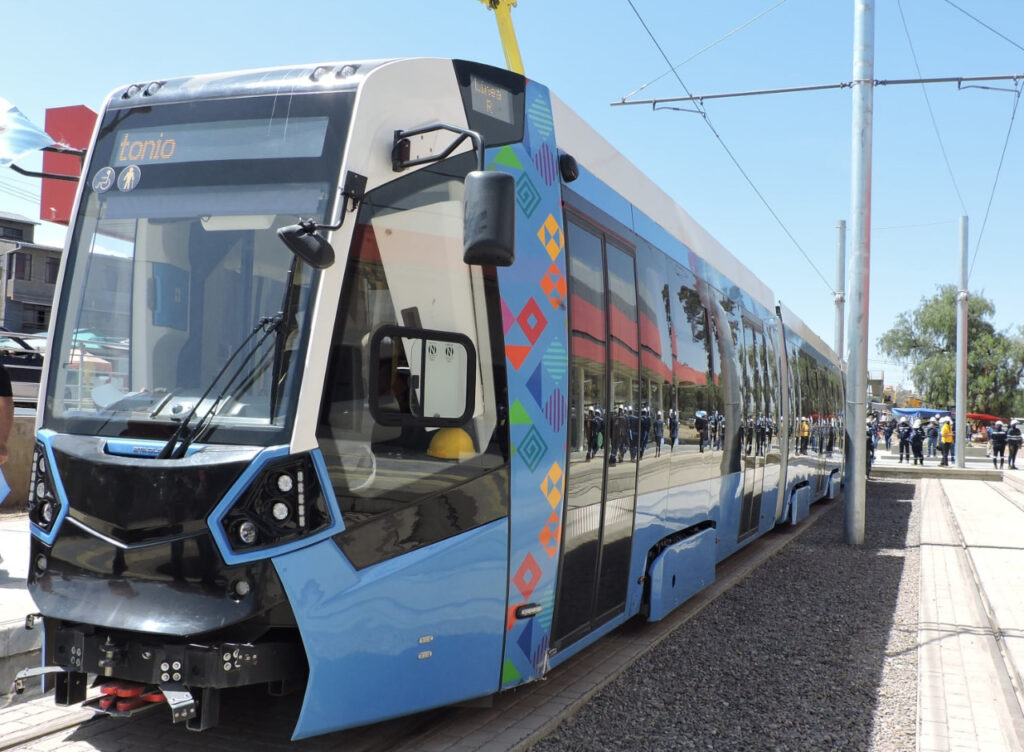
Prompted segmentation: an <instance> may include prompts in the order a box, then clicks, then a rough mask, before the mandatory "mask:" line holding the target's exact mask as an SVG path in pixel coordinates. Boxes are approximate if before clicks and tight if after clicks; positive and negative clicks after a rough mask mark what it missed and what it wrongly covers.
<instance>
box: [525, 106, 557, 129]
mask: <svg viewBox="0 0 1024 752" xmlns="http://www.w3.org/2000/svg"><path fill="white" fill-rule="evenodd" d="M527 110H528V112H527V114H528V115H529V117H530V125H531V126H533V128H534V130H536V131H537V134H538V135H539V136H540V137H541V138H547V137H548V136H550V135H551V133H552V131H554V130H555V119H554V118H553V117H551V104H550V102H549V101H548V100H547V97H544V98H541V97H537V98H535V99H534V100H533V101H532V102H530V105H529V107H528V108H527Z"/></svg>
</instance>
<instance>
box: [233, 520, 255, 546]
mask: <svg viewBox="0 0 1024 752" xmlns="http://www.w3.org/2000/svg"><path fill="white" fill-rule="evenodd" d="M235 535H237V536H238V540H239V541H241V542H242V543H244V544H245V545H247V546H251V545H252V544H253V543H255V542H256V538H258V537H259V530H258V529H257V528H256V524H255V523H254V522H253V521H252V520H242V521H241V522H239V523H238V527H237V528H235Z"/></svg>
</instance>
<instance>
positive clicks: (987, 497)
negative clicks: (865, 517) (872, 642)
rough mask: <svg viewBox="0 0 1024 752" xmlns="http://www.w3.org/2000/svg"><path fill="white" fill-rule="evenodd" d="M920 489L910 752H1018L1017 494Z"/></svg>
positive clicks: (1023, 539)
mask: <svg viewBox="0 0 1024 752" xmlns="http://www.w3.org/2000/svg"><path fill="white" fill-rule="evenodd" d="M921 483H922V485H923V487H922V489H921V491H922V493H921V496H922V499H923V508H922V515H921V597H920V604H921V605H920V617H919V620H918V645H919V648H918V650H919V653H918V729H919V731H918V749H919V750H921V752H933V751H934V752H945V750H961V749H963V750H985V752H989V751H992V752H996V751H997V750H1007V751H1008V752H1011V751H1013V750H1024V695H1022V694H1021V686H1020V670H1019V669H1020V667H1022V666H1024V494H1021V493H1020V491H1018V490H1016V488H1015V487H1014V486H1012V485H1011V484H1010V483H1008V482H1004V483H999V484H990V483H987V482H984V481H977V480H956V479H949V480H947V479H941V480H940V479H935V478H925V479H923V480H922V481H921Z"/></svg>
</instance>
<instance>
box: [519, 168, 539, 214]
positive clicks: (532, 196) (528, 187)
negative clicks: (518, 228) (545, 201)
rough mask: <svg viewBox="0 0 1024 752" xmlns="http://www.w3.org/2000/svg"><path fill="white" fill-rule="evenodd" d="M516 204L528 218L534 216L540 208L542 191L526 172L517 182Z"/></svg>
mask: <svg viewBox="0 0 1024 752" xmlns="http://www.w3.org/2000/svg"><path fill="white" fill-rule="evenodd" d="M516 203H517V204H519V208H520V209H522V210H523V214H525V215H526V216H527V217H531V216H533V212H534V211H535V210H536V208H537V207H538V206H540V191H538V190H537V187H536V186H535V185H534V184H533V181H532V180H530V176H529V175H527V174H526V173H525V172H524V173H523V174H522V175H520V176H519V179H518V180H517V181H516Z"/></svg>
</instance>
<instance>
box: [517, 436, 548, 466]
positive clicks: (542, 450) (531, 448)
mask: <svg viewBox="0 0 1024 752" xmlns="http://www.w3.org/2000/svg"><path fill="white" fill-rule="evenodd" d="M547 451H548V445H547V444H546V443H545V442H544V439H543V438H541V435H540V431H538V430H537V427H536V426H530V430H529V431H527V433H526V437H525V438H524V439H523V440H522V441H521V442H520V443H519V444H517V445H516V456H517V457H521V458H522V460H523V462H525V463H526V466H527V467H528V468H530V472H531V473H532V472H533V471H534V470H536V469H537V466H538V465H539V464H540V462H541V460H543V459H544V455H545V454H547Z"/></svg>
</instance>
